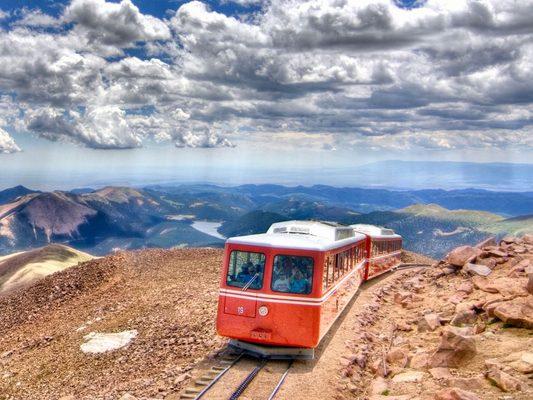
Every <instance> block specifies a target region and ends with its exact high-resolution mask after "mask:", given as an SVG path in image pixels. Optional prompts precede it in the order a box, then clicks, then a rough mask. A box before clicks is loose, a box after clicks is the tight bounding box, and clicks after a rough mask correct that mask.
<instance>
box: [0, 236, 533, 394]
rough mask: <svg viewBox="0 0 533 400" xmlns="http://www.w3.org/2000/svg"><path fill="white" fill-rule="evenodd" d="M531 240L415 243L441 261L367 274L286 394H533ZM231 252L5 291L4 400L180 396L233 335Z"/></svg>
mask: <svg viewBox="0 0 533 400" xmlns="http://www.w3.org/2000/svg"><path fill="white" fill-rule="evenodd" d="M532 239H533V238H531V237H525V238H524V239H514V238H506V239H505V241H504V242H502V243H501V244H500V245H499V246H495V245H494V244H492V245H491V244H490V243H485V244H484V245H483V246H481V247H480V248H471V247H462V248H459V249H457V250H455V251H454V252H452V253H451V254H450V255H449V256H448V257H447V259H446V260H444V261H441V262H438V263H435V262H434V261H433V260H431V259H428V258H427V257H424V256H421V255H418V254H414V253H409V252H404V254H403V255H402V260H403V262H405V263H434V265H433V267H432V268H427V269H417V270H407V271H401V272H398V273H396V274H394V275H388V276H387V275H386V276H383V277H380V278H378V279H375V280H373V281H371V282H369V283H368V284H365V285H364V286H363V287H362V289H361V292H360V294H359V295H358V297H357V298H356V299H355V300H354V302H353V304H352V305H351V306H350V307H349V308H347V310H346V312H345V314H344V315H343V317H342V318H341V319H340V320H339V322H338V323H337V324H336V326H335V329H332V331H331V333H330V334H328V335H327V337H326V339H327V340H325V341H324V343H322V344H321V345H320V346H319V349H318V351H317V354H318V355H319V356H318V357H317V359H316V360H314V361H312V362H298V363H295V365H294V366H293V368H292V370H291V373H290V374H289V376H288V378H287V381H286V384H285V385H284V386H283V388H282V390H281V392H280V393H279V395H278V398H279V399H303V398H305V399H306V400H318V399H323V398H338V399H351V398H358V399H365V398H368V399H373V400H378V399H421V400H424V399H472V400H473V399H502V400H503V399H530V398H532V392H531V387H532V384H531V377H532V373H533V368H532V359H531V357H532V354H531V349H532V348H533V336H532V335H531V333H532V330H531V329H532V317H533V313H532V312H531V310H532V307H533V305H532V304H531V303H532V297H533V296H532V295H531V291H532V290H533V288H532V287H531V286H532V285H533V282H532V279H533V278H531V272H533V271H531V269H532V266H531V265H532V264H533V240H532ZM221 257H222V251H221V250H214V249H190V250H143V251H136V252H125V253H118V254H116V255H113V256H109V257H105V258H102V259H98V260H93V261H89V262H87V263H83V264H80V265H78V266H76V267H73V268H71V269H69V270H66V271H63V272H60V273H57V274H54V275H51V276H49V277H47V278H45V279H43V280H42V281H40V282H38V283H37V284H34V285H33V286H30V287H29V288H26V289H24V290H19V291H16V292H14V293H11V294H10V295H9V296H6V297H3V298H0V315H1V318H0V399H2V400H7V399H10V400H15V399H16V400H19V399H36V400H40V399H61V400H77V399H113V400H115V399H121V400H131V399H167V400H171V399H177V398H179V397H178V395H179V393H180V392H181V391H182V390H183V388H185V387H186V386H188V385H190V384H191V377H192V376H194V375H195V371H197V370H198V369H199V368H201V366H202V365H203V366H207V367H208V366H209V363H210V361H209V360H210V358H211V357H213V356H214V355H215V354H216V353H217V352H218V350H220V349H221V348H223V347H224V345H225V343H226V342H225V340H224V339H222V338H219V337H217V336H216V333H215V326H214V325H215V314H216V304H217V288H218V281H219V269H220V262H221ZM530 263H532V264H530ZM484 275H487V276H484ZM528 290H529V292H528ZM109 346H110V347H109ZM102 348H104V349H106V348H108V349H115V350H112V351H107V352H104V353H100V352H98V351H100V350H99V349H102ZM254 393H258V392H257V391H256V392H254ZM248 398H250V397H248ZM251 398H253V397H251Z"/></svg>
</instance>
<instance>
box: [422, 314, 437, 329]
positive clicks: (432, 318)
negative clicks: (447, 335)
mask: <svg viewBox="0 0 533 400" xmlns="http://www.w3.org/2000/svg"><path fill="white" fill-rule="evenodd" d="M439 326H440V319H439V316H438V315H437V314H435V313H430V314H426V315H424V316H423V317H422V318H420V320H419V321H418V332H433V331H434V330H435V329H437V328H438V327H439Z"/></svg>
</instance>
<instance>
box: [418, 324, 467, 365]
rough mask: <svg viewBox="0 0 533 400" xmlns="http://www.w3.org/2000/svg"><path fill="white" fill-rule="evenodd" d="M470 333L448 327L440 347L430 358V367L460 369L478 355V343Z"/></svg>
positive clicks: (443, 334)
mask: <svg viewBox="0 0 533 400" xmlns="http://www.w3.org/2000/svg"><path fill="white" fill-rule="evenodd" d="M467 332H469V331H465V330H462V328H457V327H452V326H448V327H446V328H445V329H444V331H443V333H442V337H441V342H440V344H439V347H438V348H437V350H436V351H435V353H433V355H432V356H431V357H430V359H429V362H428V365H429V366H430V367H458V366H460V365H461V364H463V363H464V362H466V361H468V360H470V359H472V358H473V357H474V355H475V354H476V343H475V341H474V339H473V338H472V337H471V336H469V335H468V333H467Z"/></svg>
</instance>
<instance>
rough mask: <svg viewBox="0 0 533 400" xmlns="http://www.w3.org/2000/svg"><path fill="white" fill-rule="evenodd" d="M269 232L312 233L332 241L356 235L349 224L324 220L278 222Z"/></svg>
mask: <svg viewBox="0 0 533 400" xmlns="http://www.w3.org/2000/svg"><path fill="white" fill-rule="evenodd" d="M267 233H270V234H283V233H286V234H299V235H311V236H317V237H321V238H325V239H329V240H332V241H335V240H342V239H346V238H350V237H353V236H354V231H353V229H352V228H351V227H349V226H344V225H339V224H336V223H332V222H322V221H285V222H277V223H275V224H272V225H271V226H270V228H269V230H268V232H267Z"/></svg>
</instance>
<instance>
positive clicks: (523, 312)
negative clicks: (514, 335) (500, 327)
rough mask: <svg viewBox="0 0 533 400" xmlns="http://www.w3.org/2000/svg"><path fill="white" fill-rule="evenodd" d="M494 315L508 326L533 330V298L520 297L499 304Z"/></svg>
mask: <svg viewBox="0 0 533 400" xmlns="http://www.w3.org/2000/svg"><path fill="white" fill-rule="evenodd" d="M493 313H494V316H495V317H497V318H498V319H500V320H501V321H503V322H505V323H506V324H509V325H512V326H516V327H518V328H527V329H533V296H528V297H518V298H515V299H512V300H509V301H506V302H502V303H498V304H497V305H496V307H495V308H494V311H493Z"/></svg>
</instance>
